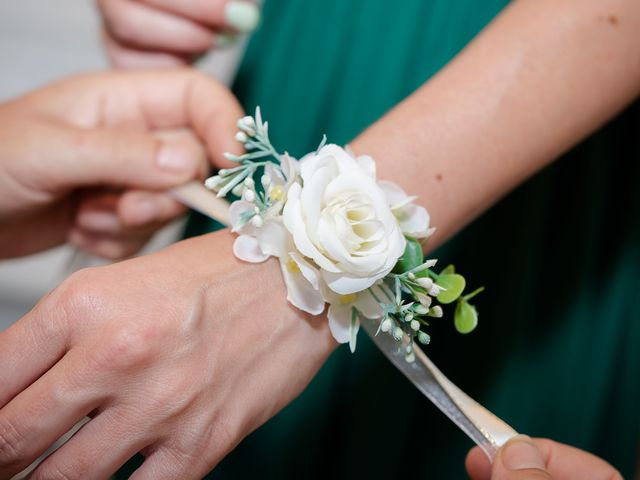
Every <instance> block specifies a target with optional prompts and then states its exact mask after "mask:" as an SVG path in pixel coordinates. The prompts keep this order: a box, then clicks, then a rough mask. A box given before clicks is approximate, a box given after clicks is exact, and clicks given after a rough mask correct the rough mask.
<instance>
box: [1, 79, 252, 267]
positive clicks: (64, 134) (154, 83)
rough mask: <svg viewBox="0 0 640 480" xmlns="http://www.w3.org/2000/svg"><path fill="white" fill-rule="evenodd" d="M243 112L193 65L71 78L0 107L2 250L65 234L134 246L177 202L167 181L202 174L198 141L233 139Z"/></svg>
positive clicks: (119, 248) (214, 144)
mask: <svg viewBox="0 0 640 480" xmlns="http://www.w3.org/2000/svg"><path fill="white" fill-rule="evenodd" d="M240 114H241V109H240V107H239V106H238V103H237V102H236V100H235V98H234V97H233V96H232V95H231V94H230V93H229V92H228V91H227V90H226V89H225V88H224V87H222V86H220V85H218V84H217V83H215V82H214V81H213V80H211V79H209V78H207V77H205V76H203V75H199V74H197V73H195V72H192V71H175V72H162V73H160V72H149V73H135V74H134V73H127V74H124V73H118V74H116V73H111V74H98V75H87V76H83V77H76V78H73V79H69V80H65V81H63V82H60V83H57V84H54V85H51V86H49V87H46V88H44V89H41V90H38V91H36V92H34V93H31V94H29V95H26V96H24V97H22V98H19V99H16V100H14V101H12V102H9V103H7V104H4V105H2V106H0V165H1V167H2V169H1V171H0V258H3V257H4V258H6V257H12V256H20V255H26V254H30V253H34V252H36V251H39V250H43V249H46V248H50V247H52V246H55V245H59V244H61V243H64V242H65V241H67V240H70V241H71V243H72V244H73V245H75V246H77V247H80V248H83V249H85V250H88V251H90V252H91V253H94V254H98V255H101V256H104V257H108V258H120V257H123V256H127V255H131V254H133V253H135V252H136V251H137V250H139V249H140V248H141V247H142V246H143V245H144V244H145V243H146V241H147V240H148V239H149V237H150V236H151V234H152V233H153V232H154V231H155V230H157V229H158V228H159V227H161V226H162V225H164V224H165V223H166V222H168V221H170V220H172V219H173V218H175V217H177V216H178V215H180V214H182V213H183V212H184V211H185V209H184V207H182V206H181V205H179V204H178V203H177V202H175V201H174V200H172V198H171V197H170V196H168V195H167V194H166V193H164V191H165V190H166V189H167V188H169V187H173V186H176V185H180V184H182V183H185V182H187V181H190V180H194V179H199V178H200V179H201V178H203V176H204V175H205V173H206V170H207V168H206V165H207V162H206V157H207V152H206V150H205V147H203V145H202V142H204V143H208V145H209V146H210V147H211V152H210V153H211V157H212V158H214V159H216V158H217V159H218V160H219V159H220V152H221V151H223V149H236V150H237V148H238V146H237V144H236V143H235V142H234V141H233V139H232V136H233V132H234V129H235V122H236V118H237V116H238V115H240ZM198 138H201V139H202V140H201V141H200V140H198ZM169 160H171V161H172V162H173V163H172V164H171V165H168V164H167V161H169ZM43 231H46V232H47V234H46V235H42V233H41V232H43Z"/></svg>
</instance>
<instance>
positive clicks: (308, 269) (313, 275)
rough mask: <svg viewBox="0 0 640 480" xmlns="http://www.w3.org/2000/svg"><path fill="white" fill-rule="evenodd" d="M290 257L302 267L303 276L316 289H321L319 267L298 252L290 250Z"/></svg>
mask: <svg viewBox="0 0 640 480" xmlns="http://www.w3.org/2000/svg"><path fill="white" fill-rule="evenodd" d="M289 257H291V260H293V261H294V262H295V264H296V265H297V266H298V268H299V269H300V273H301V274H302V276H303V277H304V278H305V279H306V280H307V282H309V283H310V284H311V286H312V287H313V288H314V289H315V290H319V289H320V272H319V271H318V269H317V268H315V267H314V266H313V265H311V264H310V263H309V262H307V261H306V260H305V259H304V258H303V257H302V255H300V254H299V253H297V252H289Z"/></svg>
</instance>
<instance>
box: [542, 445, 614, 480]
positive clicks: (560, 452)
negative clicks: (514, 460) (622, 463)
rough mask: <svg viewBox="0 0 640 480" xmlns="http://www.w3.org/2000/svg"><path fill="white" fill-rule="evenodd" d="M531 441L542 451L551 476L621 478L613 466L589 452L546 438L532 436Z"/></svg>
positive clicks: (597, 479) (592, 478)
mask: <svg viewBox="0 0 640 480" xmlns="http://www.w3.org/2000/svg"><path fill="white" fill-rule="evenodd" d="M533 443H534V444H535V445H536V446H537V447H538V449H539V450H540V452H541V453H542V456H543V458H544V459H545V463H546V465H547V469H548V470H549V473H550V474H551V476H552V477H553V478H568V479H576V480H577V479H583V478H589V479H591V480H622V476H621V475H620V473H619V472H618V471H617V470H616V469H615V468H614V467H612V466H611V465H610V464H609V463H607V462H605V461H604V460H603V459H601V458H599V457H597V456H595V455H593V454H591V453H589V452H585V451H584V450H580V449H578V448H575V447H572V446H570V445H565V444H563V443H558V442H554V441H553V440H548V439H546V438H534V439H533Z"/></svg>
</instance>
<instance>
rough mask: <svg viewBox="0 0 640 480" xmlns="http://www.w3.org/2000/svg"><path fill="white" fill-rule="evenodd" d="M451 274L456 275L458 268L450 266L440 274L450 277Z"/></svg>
mask: <svg viewBox="0 0 640 480" xmlns="http://www.w3.org/2000/svg"><path fill="white" fill-rule="evenodd" d="M450 273H456V268H455V267H454V266H453V265H448V266H447V267H446V268H445V269H444V270H442V271H441V272H440V275H448V274H450Z"/></svg>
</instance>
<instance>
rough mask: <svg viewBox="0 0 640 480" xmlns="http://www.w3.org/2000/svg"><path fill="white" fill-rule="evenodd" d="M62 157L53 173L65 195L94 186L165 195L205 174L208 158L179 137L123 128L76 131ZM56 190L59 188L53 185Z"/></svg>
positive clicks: (69, 135)
mask: <svg viewBox="0 0 640 480" xmlns="http://www.w3.org/2000/svg"><path fill="white" fill-rule="evenodd" d="M62 141H64V142H65V143H67V145H66V148H64V147H65V146H64V145H60V147H63V148H61V149H60V150H58V151H61V152H64V153H62V157H61V158H59V159H58V161H57V162H55V165H52V166H51V168H49V171H48V176H49V181H52V182H54V183H57V184H58V185H57V186H58V187H59V188H61V189H70V188H76V187H82V186H90V185H109V186H118V187H135V188H144V189H151V190H159V189H166V188H169V187H173V186H176V185H179V184H181V183H185V182H187V181H189V180H192V179H194V178H196V177H197V176H198V174H199V173H201V172H202V168H203V164H204V163H205V161H206V159H205V154H204V152H203V150H202V148H194V145H193V142H191V141H188V140H186V139H185V138H183V137H180V136H170V137H162V136H158V135H154V134H152V133H150V132H144V131H131V130H125V129H122V128H113V129H111V128H97V129H84V130H83V129H71V130H70V131H69V132H68V135H67V136H66V138H65V139H64V140H62ZM54 187H55V185H54Z"/></svg>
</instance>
